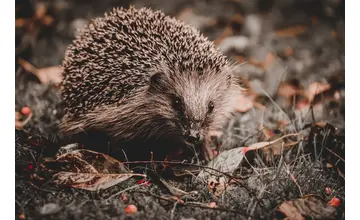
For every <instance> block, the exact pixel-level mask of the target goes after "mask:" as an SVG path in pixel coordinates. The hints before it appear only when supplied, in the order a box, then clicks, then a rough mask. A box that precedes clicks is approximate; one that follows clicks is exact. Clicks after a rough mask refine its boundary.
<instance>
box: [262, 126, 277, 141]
mask: <svg viewBox="0 0 360 220" xmlns="http://www.w3.org/2000/svg"><path fill="white" fill-rule="evenodd" d="M260 129H261V130H262V132H263V134H264V135H265V140H266V141H268V140H270V139H271V138H272V137H274V136H275V135H276V134H275V133H274V132H272V131H271V130H270V129H268V128H265V127H264V126H261V127H260Z"/></svg>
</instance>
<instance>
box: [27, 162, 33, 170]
mask: <svg viewBox="0 0 360 220" xmlns="http://www.w3.org/2000/svg"><path fill="white" fill-rule="evenodd" d="M27 168H28V170H30V171H33V170H34V166H33V164H32V163H28V165H27Z"/></svg>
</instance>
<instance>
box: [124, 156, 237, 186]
mask: <svg viewBox="0 0 360 220" xmlns="http://www.w3.org/2000/svg"><path fill="white" fill-rule="evenodd" d="M151 163H156V164H163V163H165V164H173V165H184V166H193V167H198V168H203V169H209V170H212V171H215V172H218V173H220V174H223V175H225V176H227V177H229V178H230V179H233V180H235V181H236V182H238V183H241V182H240V181H238V179H240V180H242V179H241V178H237V177H234V176H233V175H230V174H228V173H225V172H222V171H220V170H217V169H214V168H212V167H207V166H202V165H197V164H191V163H184V162H171V161H129V162H123V164H151Z"/></svg>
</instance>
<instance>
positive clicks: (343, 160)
mask: <svg viewBox="0 0 360 220" xmlns="http://www.w3.org/2000/svg"><path fill="white" fill-rule="evenodd" d="M325 149H326V150H328V151H329V152H330V153H332V154H334V155H335V156H336V157H337V158H339V159H340V160H341V161H342V162H345V159H343V158H342V157H341V156H339V155H338V154H337V153H335V152H334V151H332V150H330V149H329V148H328V147H325Z"/></svg>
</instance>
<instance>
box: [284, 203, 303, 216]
mask: <svg viewBox="0 0 360 220" xmlns="http://www.w3.org/2000/svg"><path fill="white" fill-rule="evenodd" d="M279 211H280V212H282V213H284V214H285V215H286V216H287V217H288V218H289V219H292V220H305V218H304V217H303V216H302V215H301V214H300V212H299V210H297V208H296V207H294V205H293V202H292V201H285V202H283V203H282V204H281V205H280V207H279Z"/></svg>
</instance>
